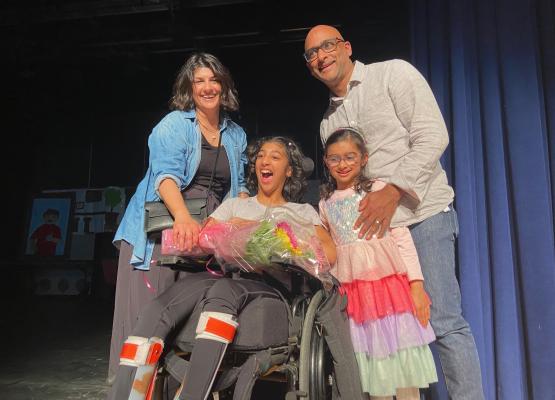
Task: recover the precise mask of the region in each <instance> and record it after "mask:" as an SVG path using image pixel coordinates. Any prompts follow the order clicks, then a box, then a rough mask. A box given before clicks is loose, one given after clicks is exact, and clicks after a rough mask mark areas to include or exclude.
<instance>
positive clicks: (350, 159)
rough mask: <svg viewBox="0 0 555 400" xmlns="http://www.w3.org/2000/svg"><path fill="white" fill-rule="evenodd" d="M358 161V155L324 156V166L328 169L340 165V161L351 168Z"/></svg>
mask: <svg viewBox="0 0 555 400" xmlns="http://www.w3.org/2000/svg"><path fill="white" fill-rule="evenodd" d="M359 160H360V154H357V153H349V154H346V155H344V156H343V157H341V156H338V155H336V154H332V155H330V156H326V164H328V166H329V167H337V166H338V165H339V164H340V163H341V161H345V164H347V165H348V166H350V167H351V166H353V165H355V164H356V163H357V162H359Z"/></svg>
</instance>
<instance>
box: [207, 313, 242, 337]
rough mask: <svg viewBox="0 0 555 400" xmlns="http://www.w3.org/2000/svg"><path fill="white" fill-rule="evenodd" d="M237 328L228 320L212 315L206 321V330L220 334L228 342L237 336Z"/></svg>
mask: <svg viewBox="0 0 555 400" xmlns="http://www.w3.org/2000/svg"><path fill="white" fill-rule="evenodd" d="M235 329H236V328H235V326H233V325H231V324H228V323H227V322H224V321H221V320H219V319H216V318H212V317H210V318H208V321H207V322H206V328H205V329H204V331H205V332H207V333H211V334H213V335H217V336H220V337H221V338H223V339H225V340H227V341H228V342H232V341H233V338H234V337H235Z"/></svg>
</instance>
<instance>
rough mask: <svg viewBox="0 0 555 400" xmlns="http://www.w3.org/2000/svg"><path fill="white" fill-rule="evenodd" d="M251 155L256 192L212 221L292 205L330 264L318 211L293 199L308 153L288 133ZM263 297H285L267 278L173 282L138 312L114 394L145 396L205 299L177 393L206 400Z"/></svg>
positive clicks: (237, 219)
mask: <svg viewBox="0 0 555 400" xmlns="http://www.w3.org/2000/svg"><path fill="white" fill-rule="evenodd" d="M248 157H249V168H248V179H247V185H248V186H249V188H250V189H251V190H253V191H254V190H256V195H255V196H253V197H248V198H231V199H228V200H225V201H224V202H223V203H222V204H221V205H220V206H219V207H218V208H217V209H216V210H215V211H214V212H213V213H212V214H211V216H210V218H209V219H208V221H207V224H213V223H215V222H218V221H228V222H231V223H234V224H241V223H244V222H245V221H259V220H262V219H263V218H264V216H265V214H266V212H267V209H268V208H269V207H273V208H280V207H284V208H288V209H289V210H292V211H293V212H294V213H295V214H297V215H299V216H302V218H304V219H305V220H306V221H310V222H311V223H312V224H313V225H314V226H315V230H316V234H317V236H318V238H319V239H320V241H321V243H322V247H323V249H324V252H325V254H326V256H327V258H328V260H329V261H330V263H333V262H334V261H335V245H334V244H333V242H332V240H331V237H330V236H329V234H328V233H327V231H326V230H325V229H323V227H322V226H321V221H320V218H319V216H318V213H317V212H316V210H315V209H314V208H313V207H312V206H311V205H309V204H300V203H296V201H299V200H300V198H301V196H302V194H303V191H304V190H305V188H306V177H305V175H306V174H305V172H304V171H303V164H304V157H303V155H302V153H301V151H300V149H299V147H298V146H297V144H296V143H295V142H293V141H292V140H291V139H288V138H285V137H267V138H263V139H259V140H257V141H256V142H255V143H254V144H252V145H251V146H249V148H248ZM261 296H262V297H271V298H276V299H280V298H281V297H280V295H279V294H278V292H277V291H276V290H275V289H273V288H272V287H271V286H269V285H267V284H266V283H265V282H263V281H262V280H252V279H243V278H238V279H231V278H228V277H221V278H218V277H214V276H212V275H210V274H208V273H206V272H200V273H196V274H192V275H188V276H186V277H184V278H182V279H180V280H178V281H177V282H175V283H174V284H173V285H172V286H170V287H169V288H168V289H167V290H166V291H165V292H164V293H162V294H161V295H160V296H158V297H157V298H156V299H154V300H153V301H152V302H150V303H149V304H148V306H147V307H146V308H144V309H143V311H142V312H141V313H140V314H139V319H138V323H137V326H136V328H135V329H134V331H133V336H130V337H129V338H128V339H127V341H126V342H125V344H124V346H123V349H122V352H121V358H120V368H119V369H118V373H117V377H116V381H115V382H114V385H113V386H112V389H111V391H110V394H109V398H111V399H127V398H133V399H139V398H146V392H147V390H148V387H149V385H148V383H149V382H150V381H151V380H152V377H153V373H154V370H155V368H156V363H157V361H158V357H159V355H160V354H161V352H162V349H163V346H164V340H165V338H166V337H167V336H168V335H169V334H170V333H172V330H173V328H175V327H176V326H178V325H181V322H183V321H184V320H185V319H186V318H188V317H189V316H190V315H191V313H192V312H193V310H194V308H195V306H196V305H197V303H199V302H200V301H202V305H203V307H202V312H201V314H200V318H199V321H198V325H197V329H196V338H195V341H194V347H193V351H192V353H191V357H190V366H189V369H188V371H187V374H186V375H185V378H184V381H183V384H182V385H181V387H180V389H179V392H178V395H176V398H179V399H188V400H197V399H199V400H200V399H205V398H206V397H207V396H208V394H209V393H210V389H211V386H212V383H213V381H214V377H215V375H216V372H217V370H218V367H219V365H220V363H221V360H222V358H223V355H224V354H225V350H226V348H227V345H228V344H229V343H231V342H232V341H233V338H234V336H235V331H236V329H237V325H238V324H237V316H238V315H239V313H240V312H241V310H242V309H243V308H244V307H245V306H246V305H247V304H248V303H249V302H250V301H252V300H253V299H255V298H258V297H261ZM215 328H217V329H215ZM139 353H143V354H146V355H145V357H143V359H139V360H138V359H137V356H136V354H139ZM130 394H131V395H132V396H131V397H130Z"/></svg>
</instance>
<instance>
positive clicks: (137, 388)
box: [119, 336, 164, 400]
mask: <svg viewBox="0 0 555 400" xmlns="http://www.w3.org/2000/svg"><path fill="white" fill-rule="evenodd" d="M163 349H164V341H163V340H162V339H160V338H157V337H152V338H150V339H147V338H144V337H140V336H129V337H128V338H127V340H126V341H125V343H124V344H123V347H122V349H121V354H120V359H119V360H120V361H119V363H120V365H128V366H130V367H136V368H137V370H136V371H135V377H134V378H133V384H132V386H131V391H130V393H129V400H150V399H151V397H152V391H153V389H154V379H155V378H156V366H157V365H158V360H159V359H160V355H161V354H162V350H163Z"/></svg>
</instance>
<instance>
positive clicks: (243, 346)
mask: <svg viewBox="0 0 555 400" xmlns="http://www.w3.org/2000/svg"><path fill="white" fill-rule="evenodd" d="M204 261H205V260H202V261H199V260H191V259H189V258H184V257H179V256H161V257H160V258H159V260H158V263H159V264H160V265H164V266H165V267H170V268H173V269H179V270H183V271H188V272H191V271H194V270H196V271H198V270H199V268H203V269H204V264H200V262H202V263H204ZM195 264H196V265H195ZM274 265H276V264H274ZM276 267H277V268H279V269H280V270H281V271H280V272H281V273H282V274H285V276H286V279H283V278H282V279H279V280H278V279H276V278H275V277H273V276H272V275H270V274H268V275H266V274H264V275H266V276H265V281H266V283H268V284H270V286H272V287H274V288H275V289H277V291H278V292H279V294H280V297H281V300H278V299H276V298H265V297H260V298H256V299H255V300H253V301H251V302H250V303H249V304H248V305H246V306H245V308H244V309H243V310H242V311H241V313H240V314H239V315H238V323H239V327H240V328H239V329H238V331H237V334H236V336H235V338H234V340H233V342H232V343H231V344H230V346H229V347H228V349H227V351H226V355H225V357H224V360H223V362H222V364H221V366H220V371H219V373H218V375H217V377H216V379H215V381H214V383H213V385H212V390H211V392H212V393H213V398H214V399H224V398H233V399H234V400H248V399H250V398H251V395H252V390H253V387H254V384H255V382H256V381H257V380H258V379H261V380H271V381H274V382H276V381H277V382H281V383H283V384H285V385H286V395H285V399H286V400H295V399H304V400H306V399H309V400H328V399H332V398H333V399H340V398H343V399H351V398H353V399H354V398H355V397H351V396H352V395H350V396H345V395H343V396H341V395H339V393H338V390H337V387H336V371H335V368H334V367H335V363H334V359H333V357H332V355H331V353H330V350H329V347H328V342H327V340H326V333H327V332H326V328H325V326H324V324H323V323H322V322H321V319H320V318H319V313H320V311H321V310H322V309H323V307H325V306H326V304H332V303H334V302H340V301H342V300H343V298H342V296H341V295H340V294H339V292H338V290H337V285H333V287H331V288H325V287H324V286H323V285H322V282H320V281H319V280H318V279H316V278H314V277H313V276H311V275H309V274H308V273H306V272H305V271H304V270H302V269H301V268H299V267H296V266H294V265H289V264H278V265H276ZM200 312H201V305H200V304H198V305H197V306H196V308H195V310H194V311H193V313H192V315H191V316H190V317H189V318H188V319H187V321H186V322H185V324H184V326H183V327H181V328H180V329H178V332H177V333H176V334H175V337H174V338H173V340H172V341H171V343H172V345H171V346H169V347H171V348H170V349H169V351H167V353H166V354H165V356H164V359H163V361H162V362H161V363H160V364H159V369H158V373H157V375H156V376H157V378H156V381H155V382H154V389H153V399H156V400H165V399H173V394H174V393H175V390H177V386H178V382H182V380H183V377H184V376H185V374H186V371H187V369H188V367H189V362H188V360H187V355H189V354H190V352H191V351H192V347H193V343H194V340H195V328H196V326H197V322H198V319H199V315H200ZM353 360H354V358H353ZM357 375H358V374H357ZM357 379H358V378H357ZM232 392H233V395H231V393H232Z"/></svg>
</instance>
